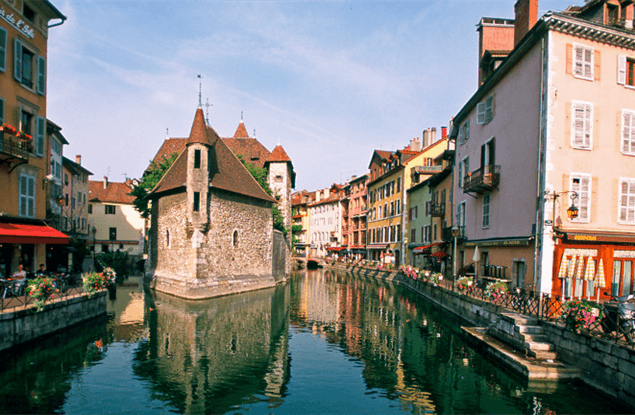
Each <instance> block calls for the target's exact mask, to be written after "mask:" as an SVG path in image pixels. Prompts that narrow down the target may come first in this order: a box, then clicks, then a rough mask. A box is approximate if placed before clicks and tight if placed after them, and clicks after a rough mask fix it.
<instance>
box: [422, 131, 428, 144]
mask: <svg viewBox="0 0 635 415" xmlns="http://www.w3.org/2000/svg"><path fill="white" fill-rule="evenodd" d="M428 134H429V133H428V130H423V143H421V144H422V145H423V148H426V147H428V145H429V144H428V140H429V138H428Z"/></svg>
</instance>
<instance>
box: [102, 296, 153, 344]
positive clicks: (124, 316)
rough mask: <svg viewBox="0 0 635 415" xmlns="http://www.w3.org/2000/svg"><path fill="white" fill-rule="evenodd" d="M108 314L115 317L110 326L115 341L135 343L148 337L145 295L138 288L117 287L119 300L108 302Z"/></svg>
mask: <svg viewBox="0 0 635 415" xmlns="http://www.w3.org/2000/svg"><path fill="white" fill-rule="evenodd" d="M108 313H109V314H114V315H115V320H114V321H113V322H112V323H111V324H110V326H111V327H112V330H113V335H114V340H115V341H125V342H130V343H133V342H137V341H139V340H141V339H143V338H147V337H148V329H147V327H146V324H145V316H146V313H145V299H144V293H143V292H140V291H139V288H138V287H126V286H119V287H117V299H116V300H114V301H109V302H108Z"/></svg>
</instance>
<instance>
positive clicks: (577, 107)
mask: <svg viewBox="0 0 635 415" xmlns="http://www.w3.org/2000/svg"><path fill="white" fill-rule="evenodd" d="M571 107H572V111H573V115H572V118H573V128H572V135H571V147H573V148H582V149H590V148H591V134H592V130H591V125H592V124H591V122H592V117H591V114H592V112H593V111H592V107H591V105H589V104H585V103H574V104H573V105H572V106H571Z"/></svg>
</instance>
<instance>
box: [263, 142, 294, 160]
mask: <svg viewBox="0 0 635 415" xmlns="http://www.w3.org/2000/svg"><path fill="white" fill-rule="evenodd" d="M268 161H271V162H284V161H286V162H289V163H291V158H289V156H288V155H287V152H286V151H284V148H282V146H281V145H280V144H278V145H277V146H276V148H274V149H273V151H272V152H271V155H269V160H268Z"/></svg>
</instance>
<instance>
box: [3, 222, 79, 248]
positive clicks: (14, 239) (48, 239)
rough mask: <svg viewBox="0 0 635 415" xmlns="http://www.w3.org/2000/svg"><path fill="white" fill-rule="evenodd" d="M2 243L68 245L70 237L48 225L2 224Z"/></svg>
mask: <svg viewBox="0 0 635 415" xmlns="http://www.w3.org/2000/svg"><path fill="white" fill-rule="evenodd" d="M0 243H7V244H51V245H53V244H58V245H68V236H67V235H64V234H63V233H62V232H60V231H58V230H56V229H53V228H51V227H50V226H46V225H32V224H22V223H0Z"/></svg>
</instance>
